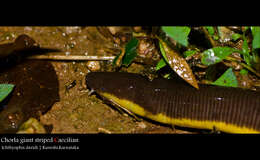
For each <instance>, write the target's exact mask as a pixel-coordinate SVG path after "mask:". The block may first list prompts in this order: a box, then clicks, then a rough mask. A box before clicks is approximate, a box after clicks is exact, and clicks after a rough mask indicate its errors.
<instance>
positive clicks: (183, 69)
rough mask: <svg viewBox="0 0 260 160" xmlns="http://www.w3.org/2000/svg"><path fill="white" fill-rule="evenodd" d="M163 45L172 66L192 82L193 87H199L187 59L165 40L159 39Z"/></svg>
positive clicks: (187, 80) (181, 75) (183, 77)
mask: <svg viewBox="0 0 260 160" xmlns="http://www.w3.org/2000/svg"><path fill="white" fill-rule="evenodd" d="M159 40H160V43H161V44H162V46H163V49H164V51H165V55H166V57H167V60H168V63H169V65H170V66H171V68H172V69H173V70H174V71H175V72H176V73H177V74H178V75H179V76H180V77H181V78H182V79H184V80H185V81H186V82H188V83H189V84H191V85H192V86H193V87H195V88H197V89H199V86H198V83H197V80H196V78H195V76H194V75H193V73H192V70H191V69H190V66H189V65H188V63H187V62H186V60H185V59H184V58H183V57H182V56H180V55H179V53H178V52H176V51H174V50H173V49H171V48H170V47H169V45H167V44H166V42H164V41H163V40H161V39H159Z"/></svg>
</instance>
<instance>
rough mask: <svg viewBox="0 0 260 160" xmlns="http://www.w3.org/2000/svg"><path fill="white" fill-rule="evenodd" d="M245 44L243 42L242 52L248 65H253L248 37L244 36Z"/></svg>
mask: <svg viewBox="0 0 260 160" xmlns="http://www.w3.org/2000/svg"><path fill="white" fill-rule="evenodd" d="M243 39H244V41H243V44H242V54H243V58H244V60H245V62H246V64H247V65H249V66H251V58H252V56H251V55H250V54H249V53H250V49H249V47H248V43H247V40H246V37H245V36H243Z"/></svg>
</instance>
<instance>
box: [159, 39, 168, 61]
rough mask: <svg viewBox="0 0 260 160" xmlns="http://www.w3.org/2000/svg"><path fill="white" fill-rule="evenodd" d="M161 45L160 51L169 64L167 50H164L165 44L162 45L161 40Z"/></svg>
mask: <svg viewBox="0 0 260 160" xmlns="http://www.w3.org/2000/svg"><path fill="white" fill-rule="evenodd" d="M159 46H160V51H161V53H162V56H163V58H164V60H165V62H167V63H168V64H169V60H168V58H167V56H166V53H165V50H164V48H163V45H162V43H161V42H159Z"/></svg>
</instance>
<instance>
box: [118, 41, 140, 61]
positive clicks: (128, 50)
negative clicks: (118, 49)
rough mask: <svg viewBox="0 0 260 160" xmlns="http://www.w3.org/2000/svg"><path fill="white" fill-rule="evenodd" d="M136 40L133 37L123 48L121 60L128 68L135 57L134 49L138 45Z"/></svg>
mask: <svg viewBox="0 0 260 160" xmlns="http://www.w3.org/2000/svg"><path fill="white" fill-rule="evenodd" d="M138 42H139V41H138V39H136V38H135V37H133V38H132V39H131V40H130V41H129V42H128V43H127V44H126V46H125V55H124V57H123V60H122V64H123V65H125V66H129V64H131V62H132V61H133V60H134V58H135V57H136V56H137V52H136V47H137V45H138Z"/></svg>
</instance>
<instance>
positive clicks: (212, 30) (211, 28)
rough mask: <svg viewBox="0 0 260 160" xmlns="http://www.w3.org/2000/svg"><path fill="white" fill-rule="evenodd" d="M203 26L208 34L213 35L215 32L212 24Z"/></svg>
mask: <svg viewBox="0 0 260 160" xmlns="http://www.w3.org/2000/svg"><path fill="white" fill-rule="evenodd" d="M205 28H206V29H207V30H208V32H209V34H210V35H211V36H213V35H214V34H215V30H214V27H212V26H206V27H205Z"/></svg>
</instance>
